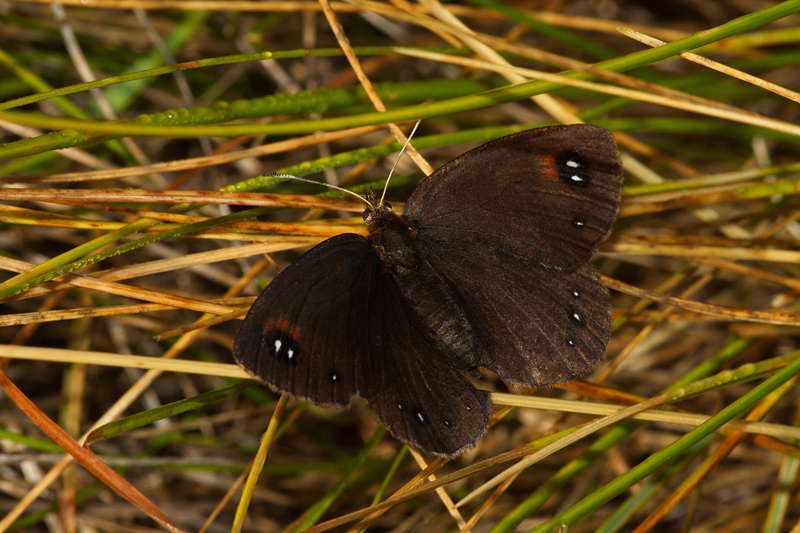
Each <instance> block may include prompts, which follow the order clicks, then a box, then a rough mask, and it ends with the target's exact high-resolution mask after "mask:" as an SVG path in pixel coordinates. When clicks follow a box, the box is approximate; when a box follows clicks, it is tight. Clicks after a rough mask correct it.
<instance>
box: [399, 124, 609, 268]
mask: <svg viewBox="0 0 800 533" xmlns="http://www.w3.org/2000/svg"><path fill="white" fill-rule="evenodd" d="M621 186H622V176H621V168H620V160H619V155H618V153H617V149H616V144H615V142H614V138H613V137H612V135H611V134H610V133H609V132H608V131H606V130H604V129H602V128H599V127H597V126H591V125H573V126H553V127H548V128H539V129H535V130H528V131H524V132H521V133H516V134H514V135H508V136H506V137H502V138H500V139H498V140H496V141H492V142H490V143H487V144H485V145H483V146H481V147H479V148H476V149H475V150H471V151H469V152H467V153H465V154H464V155H462V156H460V157H457V158H456V159H454V160H453V161H451V162H449V163H447V164H446V165H444V166H443V167H441V168H440V169H438V170H437V171H436V172H434V173H433V174H431V175H430V176H429V177H428V178H427V179H426V180H425V181H423V182H422V183H421V184H420V185H419V187H417V189H416V190H415V191H414V193H413V194H412V195H411V198H410V199H409V200H408V202H407V203H406V206H405V210H404V215H405V217H406V218H407V219H408V220H410V221H412V222H415V223H417V224H418V225H419V239H420V241H421V246H422V247H423V248H424V247H425V246H426V245H435V243H437V242H445V243H461V244H462V245H479V246H482V247H485V248H488V249H491V250H497V251H500V252H505V253H512V254H515V255H519V256H521V257H525V258H529V259H532V260H534V261H538V262H539V263H542V264H545V265H549V266H552V267H557V268H571V267H575V266H577V265H579V264H581V263H584V262H586V261H588V260H589V258H590V257H591V256H592V254H593V253H594V252H595V250H596V249H597V246H598V245H599V244H600V242H602V240H603V239H605V237H606V236H607V235H608V233H609V231H610V230H611V226H612V224H613V223H614V219H615V218H616V215H617V210H618V207H619V198H620V194H621ZM430 253H436V251H435V250H434V249H431V250H430Z"/></svg>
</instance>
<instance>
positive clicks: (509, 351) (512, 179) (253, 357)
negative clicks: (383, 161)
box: [233, 124, 622, 457]
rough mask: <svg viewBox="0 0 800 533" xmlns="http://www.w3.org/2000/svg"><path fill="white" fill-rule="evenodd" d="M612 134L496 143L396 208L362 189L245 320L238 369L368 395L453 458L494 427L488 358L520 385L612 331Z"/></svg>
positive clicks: (590, 352)
mask: <svg viewBox="0 0 800 533" xmlns="http://www.w3.org/2000/svg"><path fill="white" fill-rule="evenodd" d="M621 189H622V169H621V162H620V158H619V153H618V151H617V147H616V143H615V141H614V138H613V136H612V135H611V134H610V133H609V132H608V131H606V130H604V129H602V128H599V127H597V126H591V125H585V124H580V125H569V126H552V127H545V128H539V129H533V130H527V131H523V132H520V133H516V134H513V135H508V136H506V137H502V138H500V139H497V140H494V141H492V142H489V143H487V144H484V145H483V146H480V147H478V148H476V149H474V150H471V151H469V152H466V153H465V154H463V155H461V156H459V157H457V158H456V159H454V160H452V161H450V162H449V163H447V164H445V165H444V166H442V167H441V168H439V169H438V170H436V171H435V172H434V173H432V174H431V175H430V176H429V177H428V178H426V179H425V180H424V181H422V182H421V183H420V185H419V186H418V187H417V188H416V190H415V191H414V192H413V194H412V195H411V197H410V198H409V199H408V201H407V202H406V204H405V207H404V209H403V214H402V216H400V215H397V214H395V213H394V212H393V210H392V208H391V206H390V205H389V204H387V203H380V202H379V201H378V199H377V197H376V195H375V194H374V193H372V192H371V193H368V194H367V195H366V198H365V202H366V209H365V211H364V215H363V216H364V220H365V222H366V225H367V228H368V230H369V236H368V237H364V236H361V235H357V234H351V233H345V234H341V235H338V236H336V237H333V238H331V239H328V240H326V241H324V242H322V243H320V244H319V245H317V246H315V247H313V248H312V249H310V250H309V251H308V252H306V253H305V254H304V255H303V256H301V257H300V258H299V259H298V260H297V261H295V262H294V263H292V264H291V265H290V266H288V267H287V268H286V269H284V270H283V272H281V273H280V275H278V276H277V277H276V278H275V279H274V280H273V281H272V282H271V283H270V284H269V285H268V286H267V287H266V289H264V291H263V292H262V293H261V295H260V296H259V297H258V299H257V300H256V302H255V303H254V304H253V306H252V307H251V309H250V311H249V312H248V314H247V316H246V317H245V319H244V322H243V324H242V327H241V328H240V330H239V332H238V334H237V336H236V339H235V341H234V346H233V355H234V358H235V359H236V361H237V362H238V363H239V365H241V366H242V368H244V369H245V370H246V371H247V372H248V373H249V374H250V375H252V376H253V377H254V378H256V379H257V380H259V381H261V382H263V383H265V384H267V385H269V386H270V387H271V388H272V389H274V390H276V391H279V392H281V393H288V394H290V395H292V396H294V397H296V398H300V399H303V400H308V401H310V402H313V403H315V404H320V405H327V406H346V405H348V404H349V402H350V399H351V397H353V396H360V397H362V398H364V399H366V401H367V402H368V403H369V406H370V408H371V409H372V411H373V413H374V414H375V416H376V417H377V418H378V420H379V421H380V422H381V423H382V424H383V425H384V426H385V427H386V428H387V429H388V430H389V431H390V432H391V433H392V434H393V435H394V436H395V437H396V438H397V439H399V440H401V441H403V442H405V443H407V444H409V445H411V446H414V447H416V448H419V449H421V450H422V451H424V452H427V453H429V454H432V455H437V456H445V457H452V456H454V455H457V454H458V453H460V452H461V451H463V450H464V449H466V448H468V447H470V446H473V445H474V444H475V443H476V441H477V440H478V439H479V438H480V437H481V436H482V435H483V433H484V432H485V431H486V427H487V424H488V420H489V414H490V411H491V408H490V401H489V394H488V393H487V392H486V391H484V390H479V389H477V388H476V387H475V386H474V385H473V384H472V382H471V381H470V380H469V379H468V377H467V375H473V376H474V375H476V374H477V373H478V369H479V368H480V367H484V368H486V369H489V370H491V371H492V372H494V373H496V374H497V375H498V376H499V377H500V378H501V379H502V380H503V381H504V382H505V383H507V384H508V385H510V386H513V387H519V386H525V387H528V386H542V385H551V384H554V383H560V382H564V381H568V380H570V379H573V378H575V377H576V376H578V375H580V374H582V373H585V372H586V371H588V370H589V369H590V368H591V367H592V365H594V364H595V363H596V362H597V361H598V360H600V359H601V357H602V356H603V353H604V351H605V348H606V345H607V343H608V341H609V334H610V333H609V332H610V328H611V313H610V301H609V294H608V291H607V289H606V288H605V286H604V285H603V284H602V283H601V281H600V279H599V277H598V274H597V272H596V270H595V268H594V267H593V266H591V265H590V264H589V263H588V261H589V259H590V258H591V257H592V255H593V254H594V252H595V251H596V250H597V247H598V246H599V245H600V243H602V242H603V241H604V240H605V239H606V237H607V236H608V234H609V233H610V231H611V227H612V225H613V223H614V220H615V219H616V215H617V212H618V209H619V201H620V195H621Z"/></svg>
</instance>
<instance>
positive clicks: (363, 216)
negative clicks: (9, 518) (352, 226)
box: [361, 209, 369, 221]
mask: <svg viewBox="0 0 800 533" xmlns="http://www.w3.org/2000/svg"><path fill="white" fill-rule="evenodd" d="M361 218H363V219H364V220H365V221H366V220H367V218H369V209H364V212H363V213H361Z"/></svg>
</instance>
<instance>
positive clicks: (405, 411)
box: [369, 271, 490, 457]
mask: <svg viewBox="0 0 800 533" xmlns="http://www.w3.org/2000/svg"><path fill="white" fill-rule="evenodd" d="M371 308H372V309H371V313H370V322H369V330H370V336H371V339H372V342H371V343H370V344H371V347H372V349H374V350H376V351H378V352H379V355H378V356H379V357H381V358H382V360H383V370H384V372H385V373H386V375H387V376H391V379H385V380H384V385H383V388H382V389H381V391H380V393H379V394H377V395H375V396H374V397H373V398H371V399H369V403H370V407H371V408H372V411H373V413H375V416H377V417H378V419H379V420H380V421H381V423H382V424H383V425H384V426H386V428H387V429H388V430H389V431H390V432H391V433H392V434H393V435H394V436H395V437H396V438H398V439H400V440H402V441H403V442H406V443H409V444H412V445H414V446H416V447H418V448H421V449H423V450H425V451H426V452H428V453H431V454H434V455H441V456H447V457H449V456H453V455H455V454H457V453H459V452H460V451H462V450H463V449H464V448H467V447H469V446H472V445H474V443H475V441H476V440H477V439H478V438H480V437H481V435H483V433H484V431H485V430H486V426H487V423H488V420H489V411H490V407H489V395H488V393H487V392H486V391H482V390H478V389H476V388H475V387H474V386H473V385H472V383H470V382H469V380H468V379H466V378H465V377H464V375H463V374H462V373H461V372H460V371H459V370H458V369H456V367H455V366H454V364H453V359H452V358H451V357H448V354H447V353H446V349H447V348H446V347H444V346H440V345H437V344H436V342H435V341H434V340H433V338H432V337H431V334H430V330H429V328H428V327H427V326H426V325H425V324H423V322H422V321H421V319H420V318H419V317H418V316H417V315H416V314H415V312H414V310H413V309H412V307H411V306H410V305H409V303H408V301H407V300H406V299H405V298H404V297H403V296H402V294H401V292H400V290H399V289H398V287H397V285H396V283H395V281H394V279H393V278H392V277H391V276H389V275H388V273H386V272H385V271H384V274H383V275H382V276H381V277H380V283H378V284H377V285H376V291H375V292H374V293H373V295H372V306H371Z"/></svg>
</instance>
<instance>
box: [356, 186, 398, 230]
mask: <svg viewBox="0 0 800 533" xmlns="http://www.w3.org/2000/svg"><path fill="white" fill-rule="evenodd" d="M364 201H365V202H366V204H367V208H366V209H364V213H362V215H361V216H362V217H363V218H364V222H366V223H367V229H369V231H370V233H372V231H373V230H374V229H376V228H377V227H378V226H379V225H381V224H382V223H383V222H384V221H385V220H386V219H388V218H394V217H395V214H394V212H393V211H392V205H391V204H389V203H386V202H383V203H381V202H380V200H379V199H378V195H377V194H376V193H375V191H373V190H372V189H370V190H368V191H367V192H366V194H365V195H364Z"/></svg>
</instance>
